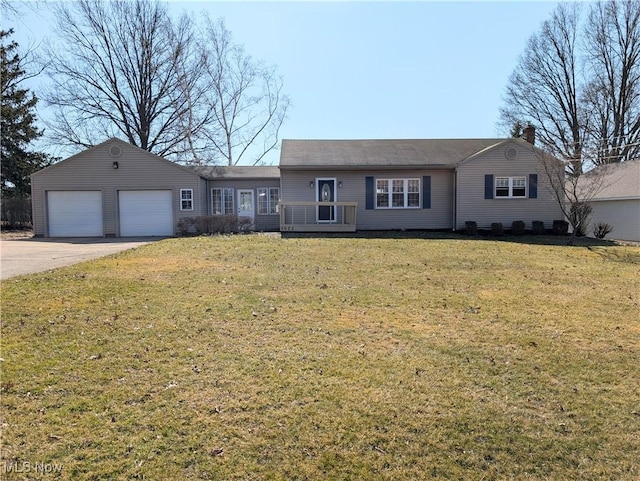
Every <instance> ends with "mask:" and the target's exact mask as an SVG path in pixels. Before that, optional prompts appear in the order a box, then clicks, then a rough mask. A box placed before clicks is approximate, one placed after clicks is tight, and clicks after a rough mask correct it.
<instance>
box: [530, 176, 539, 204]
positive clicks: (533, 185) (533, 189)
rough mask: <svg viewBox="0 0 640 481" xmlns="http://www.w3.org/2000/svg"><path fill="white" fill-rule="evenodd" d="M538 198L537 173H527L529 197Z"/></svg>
mask: <svg viewBox="0 0 640 481" xmlns="http://www.w3.org/2000/svg"><path fill="white" fill-rule="evenodd" d="M537 198H538V174H529V199H537Z"/></svg>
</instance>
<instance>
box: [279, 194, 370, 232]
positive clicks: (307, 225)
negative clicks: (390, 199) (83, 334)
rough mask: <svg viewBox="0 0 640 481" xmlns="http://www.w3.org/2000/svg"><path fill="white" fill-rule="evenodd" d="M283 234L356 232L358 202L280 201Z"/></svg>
mask: <svg viewBox="0 0 640 481" xmlns="http://www.w3.org/2000/svg"><path fill="white" fill-rule="evenodd" d="M279 206H280V231H281V232H355V231H356V211H357V208H358V203H357V202H295V201H280V203H279Z"/></svg>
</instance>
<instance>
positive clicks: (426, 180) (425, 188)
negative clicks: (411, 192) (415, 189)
mask: <svg viewBox="0 0 640 481" xmlns="http://www.w3.org/2000/svg"><path fill="white" fill-rule="evenodd" d="M422 208H423V209H431V176H430V175H425V176H423V177H422Z"/></svg>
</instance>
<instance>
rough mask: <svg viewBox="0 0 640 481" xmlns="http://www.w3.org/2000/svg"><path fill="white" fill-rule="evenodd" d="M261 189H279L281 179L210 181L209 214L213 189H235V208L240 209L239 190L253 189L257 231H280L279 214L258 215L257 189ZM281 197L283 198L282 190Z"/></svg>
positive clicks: (208, 186) (208, 190) (211, 207)
mask: <svg viewBox="0 0 640 481" xmlns="http://www.w3.org/2000/svg"><path fill="white" fill-rule="evenodd" d="M261 187H267V188H268V187H278V188H280V179H274V178H266V179H225V180H219V179H214V180H209V181H207V213H208V214H212V212H213V211H212V209H213V206H212V197H211V189H213V188H231V189H234V199H233V205H234V208H235V209H236V210H237V209H238V190H239V189H251V190H253V198H254V203H255V205H254V208H255V212H256V216H255V227H254V230H256V231H277V230H279V229H280V216H279V215H278V214H269V215H258V192H257V189H258V188H261ZM280 196H282V190H280Z"/></svg>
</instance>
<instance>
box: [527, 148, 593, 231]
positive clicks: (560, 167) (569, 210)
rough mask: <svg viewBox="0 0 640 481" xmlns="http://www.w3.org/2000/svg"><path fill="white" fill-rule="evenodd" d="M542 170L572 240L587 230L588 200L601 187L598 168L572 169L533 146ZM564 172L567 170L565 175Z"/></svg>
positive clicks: (589, 212) (589, 206)
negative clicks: (585, 170)
mask: <svg viewBox="0 0 640 481" xmlns="http://www.w3.org/2000/svg"><path fill="white" fill-rule="evenodd" d="M536 152H537V155H538V156H539V158H540V165H541V166H542V171H543V172H542V174H543V175H544V176H546V178H547V179H548V180H549V183H548V185H549V189H550V190H551V193H552V194H553V196H554V198H555V200H556V202H557V203H558V205H559V206H560V210H561V211H562V213H563V215H564V217H565V219H567V220H568V222H569V225H570V226H571V237H570V238H569V244H572V243H573V241H574V239H575V237H576V236H583V235H586V234H587V230H588V227H589V220H590V218H591V212H592V208H591V205H590V202H591V201H592V200H593V199H594V198H595V197H596V195H598V193H599V192H600V191H601V190H602V189H603V188H604V187H605V185H604V179H605V176H604V175H603V173H602V171H600V170H599V169H592V170H590V171H588V172H586V173H582V172H581V173H578V172H575V171H572V169H571V167H570V166H568V165H567V164H568V163H569V162H570V161H566V162H563V161H561V160H558V159H557V158H556V157H555V156H554V155H552V154H551V153H549V152H546V151H543V150H539V149H537V150H536ZM567 172H571V173H570V174H569V175H567Z"/></svg>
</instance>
